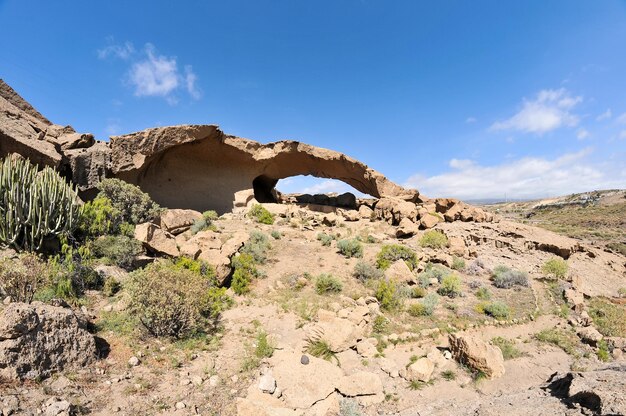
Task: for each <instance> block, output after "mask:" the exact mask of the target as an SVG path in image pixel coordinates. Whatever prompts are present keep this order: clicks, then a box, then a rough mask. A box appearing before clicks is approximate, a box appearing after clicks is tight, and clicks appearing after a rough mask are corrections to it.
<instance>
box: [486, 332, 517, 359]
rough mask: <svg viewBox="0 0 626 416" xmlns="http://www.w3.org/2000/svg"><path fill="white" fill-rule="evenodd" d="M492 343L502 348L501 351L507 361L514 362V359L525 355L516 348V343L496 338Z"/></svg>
mask: <svg viewBox="0 0 626 416" xmlns="http://www.w3.org/2000/svg"><path fill="white" fill-rule="evenodd" d="M491 343H492V344H493V345H495V346H496V347H498V348H500V351H502V356H503V357H504V359H505V360H512V359H514V358H519V357H521V356H522V355H523V353H522V352H521V351H520V350H519V349H517V347H516V346H515V342H513V341H511V340H509V339H506V338H502V337H495V338H493V339H492V340H491Z"/></svg>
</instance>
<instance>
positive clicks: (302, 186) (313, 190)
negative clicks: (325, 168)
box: [276, 175, 366, 198]
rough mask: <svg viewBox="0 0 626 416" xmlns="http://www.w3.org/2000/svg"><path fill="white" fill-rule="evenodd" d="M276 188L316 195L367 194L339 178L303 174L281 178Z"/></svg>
mask: <svg viewBox="0 0 626 416" xmlns="http://www.w3.org/2000/svg"><path fill="white" fill-rule="evenodd" d="M276 188H277V189H278V190H279V191H280V192H283V193H302V194H311V195H314V194H327V193H331V192H335V193H338V194H342V193H344V192H351V193H353V194H354V195H356V196H357V197H359V198H360V197H365V196H366V195H365V194H363V193H361V192H359V191H357V190H356V189H354V188H353V187H351V186H350V185H348V184H347V183H345V182H342V181H340V180H338V179H321V178H316V177H312V176H302V175H299V176H292V177H289V178H285V179H281V180H280V181H278V184H277V185H276Z"/></svg>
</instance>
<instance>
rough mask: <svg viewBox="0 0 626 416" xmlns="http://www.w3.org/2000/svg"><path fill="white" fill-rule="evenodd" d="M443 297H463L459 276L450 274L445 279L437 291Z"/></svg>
mask: <svg viewBox="0 0 626 416" xmlns="http://www.w3.org/2000/svg"><path fill="white" fill-rule="evenodd" d="M437 292H438V293H439V294H440V295H441V296H447V297H449V298H455V297H457V296H460V295H461V279H460V278H459V276H457V275H454V274H450V275H448V276H446V277H444V278H443V280H442V281H441V287H440V288H439V290H438V291H437Z"/></svg>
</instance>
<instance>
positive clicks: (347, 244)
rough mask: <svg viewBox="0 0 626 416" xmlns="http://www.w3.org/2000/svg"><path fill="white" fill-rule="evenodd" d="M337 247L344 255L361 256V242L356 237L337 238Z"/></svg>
mask: <svg viewBox="0 0 626 416" xmlns="http://www.w3.org/2000/svg"><path fill="white" fill-rule="evenodd" d="M337 248H338V249H339V252H340V253H341V254H343V255H344V256H346V257H348V258H350V257H363V244H361V242H360V241H359V240H357V239H356V238H353V239H350V240H339V241H338V242H337Z"/></svg>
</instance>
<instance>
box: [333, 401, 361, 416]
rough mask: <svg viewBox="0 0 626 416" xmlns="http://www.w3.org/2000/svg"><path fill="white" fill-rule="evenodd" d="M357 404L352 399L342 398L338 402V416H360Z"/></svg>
mask: <svg viewBox="0 0 626 416" xmlns="http://www.w3.org/2000/svg"><path fill="white" fill-rule="evenodd" d="M361 415H362V413H361V409H360V407H359V403H358V402H357V401H356V400H354V399H348V398H344V399H341V401H340V402H339V416H361Z"/></svg>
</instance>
